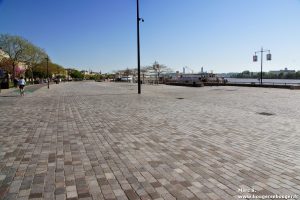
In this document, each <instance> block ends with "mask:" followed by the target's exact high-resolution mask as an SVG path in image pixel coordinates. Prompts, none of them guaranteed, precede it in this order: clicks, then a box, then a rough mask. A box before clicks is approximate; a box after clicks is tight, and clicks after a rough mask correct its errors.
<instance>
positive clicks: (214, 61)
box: [0, 0, 300, 73]
mask: <svg viewBox="0 0 300 200" xmlns="http://www.w3.org/2000/svg"><path fill="white" fill-rule="evenodd" d="M140 15H141V17H143V18H144V19H145V22H144V23H142V24H141V64H142V66H144V65H151V64H152V63H153V62H154V61H155V60H157V61H158V62H159V63H161V64H165V65H167V66H169V67H171V68H173V69H174V70H182V67H183V66H188V67H190V68H192V69H194V70H195V71H199V70H200V69H201V67H202V66H203V67H204V69H205V70H208V71H210V70H213V71H214V72H217V73H220V72H236V71H243V70H245V69H249V70H251V71H259V70H260V63H253V62H252V56H253V54H254V51H256V50H259V49H260V47H261V46H263V47H265V48H267V49H270V50H271V53H272V56H273V60H272V61H271V62H265V64H264V70H265V71H269V70H276V69H280V68H281V69H282V68H284V67H288V68H291V69H296V70H300V0H140ZM0 33H9V34H13V35H20V36H22V37H24V38H26V39H28V40H30V41H31V42H33V43H34V44H36V45H37V46H39V47H41V48H43V49H45V50H46V51H47V53H48V54H49V56H50V57H51V59H52V61H53V62H56V63H58V64H61V65H63V66H64V67H76V68H78V69H87V70H88V69H92V70H94V71H99V70H101V71H102V72H111V71H113V70H116V69H124V68H126V67H129V68H132V67H136V66H137V64H136V60H137V59H136V0H0ZM264 59H265V58H264Z"/></svg>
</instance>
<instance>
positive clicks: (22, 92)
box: [18, 76, 26, 96]
mask: <svg viewBox="0 0 300 200" xmlns="http://www.w3.org/2000/svg"><path fill="white" fill-rule="evenodd" d="M18 85H19V88H20V95H21V96H24V88H25V85H26V81H25V79H24V78H23V77H22V76H21V78H20V80H19V82H18Z"/></svg>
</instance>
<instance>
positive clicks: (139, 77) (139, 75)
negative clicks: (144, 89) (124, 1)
mask: <svg viewBox="0 0 300 200" xmlns="http://www.w3.org/2000/svg"><path fill="white" fill-rule="evenodd" d="M136 18H137V64H138V94H141V63H140V62H141V60H140V21H141V22H144V19H143V18H140V13H139V0H136Z"/></svg>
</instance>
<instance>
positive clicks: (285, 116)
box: [0, 82, 300, 200]
mask: <svg viewBox="0 0 300 200" xmlns="http://www.w3.org/2000/svg"><path fill="white" fill-rule="evenodd" d="M299 101H300V94H299V93H298V92H297V91H293V90H278V89H273V88H250V87H230V86H228V87H227V86H226V87H222V86H220V87H215V86H212V87H199V88H193V87H173V86H167V85H142V94H140V95H138V94H137V85H136V84H127V83H109V82H69V83H65V84H54V85H51V87H50V89H49V90H48V89H47V87H42V88H40V89H38V90H35V91H34V92H32V93H30V94H28V95H25V97H19V96H14V97H0V199H160V200H161V199H211V200H217V199H241V198H244V197H245V198H246V199H247V198H248V199H251V198H250V197H249V196H246V195H254V196H255V197H262V196H264V198H265V199H266V198H267V197H266V196H267V195H269V196H268V197H270V196H271V195H274V196H275V195H290V196H292V195H293V197H295V199H296V198H298V197H299V196H298V197H296V195H299V192H300V187H299V185H300V176H299V174H300V146H299V144H300V123H299V118H300V105H299ZM251 197H252V196H251ZM245 198H244V199H245ZM269 199H272V198H269Z"/></svg>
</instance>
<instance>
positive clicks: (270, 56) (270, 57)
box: [253, 48, 272, 85]
mask: <svg viewBox="0 0 300 200" xmlns="http://www.w3.org/2000/svg"><path fill="white" fill-rule="evenodd" d="M264 52H268V54H267V61H269V60H271V59H272V55H271V53H270V50H266V49H263V48H261V50H260V51H255V52H254V56H253V62H257V55H256V54H257V53H260V84H261V85H262V79H263V75H262V73H263V70H262V69H263V53H264Z"/></svg>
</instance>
